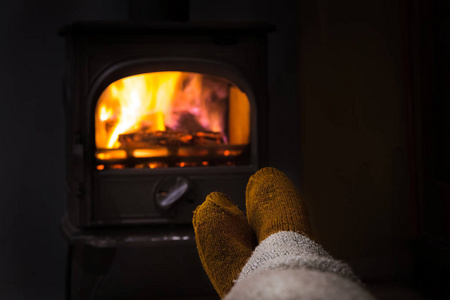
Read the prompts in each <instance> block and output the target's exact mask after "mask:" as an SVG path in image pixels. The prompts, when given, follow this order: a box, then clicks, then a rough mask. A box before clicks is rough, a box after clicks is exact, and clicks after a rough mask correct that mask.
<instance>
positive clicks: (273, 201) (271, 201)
mask: <svg viewBox="0 0 450 300" xmlns="http://www.w3.org/2000/svg"><path fill="white" fill-rule="evenodd" d="M246 208H247V218H248V220H249V223H250V226H251V227H252V228H253V230H254V231H255V233H256V236H257V238H258V241H259V242H261V241H263V240H264V239H265V238H266V237H268V236H269V235H271V234H274V233H277V232H279V231H294V232H298V233H300V234H303V235H306V236H307V237H310V238H311V237H312V233H311V226H310V224H309V215H308V211H307V208H306V206H305V204H304V202H303V201H302V199H301V197H300V195H299V193H298V191H297V189H296V188H295V186H294V184H293V183H292V182H291V181H290V180H289V178H288V177H287V176H286V175H285V174H284V173H283V172H281V171H279V170H277V169H275V168H263V169H261V170H259V171H258V172H256V173H255V174H254V175H253V176H252V177H250V180H249V182H248V184H247V190H246Z"/></svg>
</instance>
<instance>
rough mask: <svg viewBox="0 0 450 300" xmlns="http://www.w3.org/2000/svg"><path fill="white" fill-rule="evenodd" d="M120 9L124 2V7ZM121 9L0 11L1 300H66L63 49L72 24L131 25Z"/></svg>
mask: <svg viewBox="0 0 450 300" xmlns="http://www.w3.org/2000/svg"><path fill="white" fill-rule="evenodd" d="M122 2H123V1H122ZM126 8H127V6H126V3H121V1H96V2H95V3H93V1H56V0H44V1H32V0H29V1H23V0H22V1H4V2H2V5H1V10H0V14H1V17H0V36H1V37H2V42H1V44H2V46H1V47H0V53H1V54H0V55H1V57H2V63H1V69H0V80H1V82H2V84H1V90H2V92H1V100H0V102H1V108H0V135H1V140H2V142H1V145H2V146H1V150H0V157H2V159H1V167H0V174H1V180H0V192H1V193H0V195H1V196H0V299H62V298H63V295H64V280H65V279H64V267H65V259H66V258H65V255H66V245H65V242H64V240H63V239H62V236H61V235H60V232H59V222H60V219H61V217H62V215H63V213H64V208H65V199H64V197H65V195H64V176H65V167H64V120H63V106H62V77H63V71H64V70H63V66H64V45H63V41H62V39H61V38H60V37H59V36H58V30H59V28H60V27H61V26H62V25H64V24H66V23H67V22H71V21H74V20H81V19H119V18H126V13H127V10H126Z"/></svg>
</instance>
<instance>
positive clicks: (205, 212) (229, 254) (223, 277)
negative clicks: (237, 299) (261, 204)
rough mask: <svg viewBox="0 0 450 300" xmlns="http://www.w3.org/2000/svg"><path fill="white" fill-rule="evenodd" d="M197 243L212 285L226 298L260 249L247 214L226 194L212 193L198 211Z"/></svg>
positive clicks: (195, 226) (194, 223)
mask: <svg viewBox="0 0 450 300" xmlns="http://www.w3.org/2000/svg"><path fill="white" fill-rule="evenodd" d="M192 223H193V226H194V231H195V241H196V243H197V249H198V253H199V256H200V260H201V262H202V265H203V268H204V269H205V271H206V274H207V275H208V277H209V279H210V281H211V283H212V284H213V286H214V288H215V289H216V291H217V293H218V294H219V296H220V297H221V298H222V297H223V296H224V295H225V294H226V293H227V292H228V291H229V290H230V289H231V287H232V285H233V280H234V279H236V278H237V277H238V275H239V272H240V271H241V270H242V267H243V266H244V265H245V263H246V262H247V260H248V259H249V257H250V256H251V254H252V251H253V249H254V248H255V246H256V237H255V235H254V233H253V231H252V229H251V227H250V226H249V224H248V222H247V219H246V218H245V216H244V214H243V213H242V212H241V210H240V209H238V208H237V207H236V206H235V205H234V204H233V203H231V202H230V200H229V199H228V197H227V196H226V195H225V194H222V193H217V192H215V193H211V194H209V195H208V196H207V197H206V200H205V202H203V204H201V205H200V206H199V207H197V209H196V210H195V211H194V216H193V220H192Z"/></svg>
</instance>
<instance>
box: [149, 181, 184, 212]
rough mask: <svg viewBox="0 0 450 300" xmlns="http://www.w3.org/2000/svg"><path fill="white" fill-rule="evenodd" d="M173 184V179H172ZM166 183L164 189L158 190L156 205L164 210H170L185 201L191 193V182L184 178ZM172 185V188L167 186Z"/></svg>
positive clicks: (163, 185)
mask: <svg viewBox="0 0 450 300" xmlns="http://www.w3.org/2000/svg"><path fill="white" fill-rule="evenodd" d="M171 179H172V180H170V181H172V182H173V178H171ZM172 182H170V183H169V182H167V181H166V182H164V183H163V184H162V187H161V188H159V189H157V191H156V195H155V200H156V204H157V205H158V206H159V207H160V208H161V209H163V210H168V209H169V208H171V207H172V206H173V205H174V204H175V203H176V202H178V201H180V200H181V199H183V198H184V197H185V196H186V195H187V194H188V192H189V181H188V180H187V179H186V178H183V177H176V178H175V182H174V183H172ZM168 184H170V186H167V185H168Z"/></svg>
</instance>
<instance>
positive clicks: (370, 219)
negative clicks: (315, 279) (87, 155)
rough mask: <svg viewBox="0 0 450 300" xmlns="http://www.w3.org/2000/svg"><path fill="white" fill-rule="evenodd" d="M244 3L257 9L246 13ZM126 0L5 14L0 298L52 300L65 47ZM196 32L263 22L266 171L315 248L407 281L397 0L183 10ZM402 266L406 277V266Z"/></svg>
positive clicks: (56, 281)
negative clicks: (85, 25) (296, 207)
mask: <svg viewBox="0 0 450 300" xmlns="http://www.w3.org/2000/svg"><path fill="white" fill-rule="evenodd" d="M253 2H254V3H253ZM127 13H128V11H127V3H126V2H125V1H119V0H114V1H111V0H109V1H106V0H105V1H74V0H72V1H56V0H43V1H32V0H28V1H8V2H5V3H3V5H2V10H1V14H2V15H1V18H0V22H1V23H0V32H1V36H2V37H3V43H2V47H1V48H0V51H1V55H2V57H3V60H2V69H1V72H0V79H1V81H2V82H3V84H2V100H1V103H2V109H0V124H1V127H0V133H1V139H2V141H3V143H2V147H1V150H0V155H1V157H2V158H3V160H2V167H1V168H0V172H1V173H0V174H1V179H2V180H1V181H0V191H1V198H0V201H1V203H0V207H1V209H0V222H1V223H0V224H1V226H0V240H1V243H0V298H1V299H62V298H63V292H64V290H63V287H64V267H65V255H66V245H65V242H64V240H63V239H62V238H61V235H60V233H59V222H60V219H61V217H62V215H63V213H64V209H65V202H64V201H65V199H64V174H65V172H64V170H65V169H64V118H63V106H62V97H61V95H62V93H61V86H62V85H61V81H62V76H63V71H64V70H63V66H64V45H63V41H62V39H61V38H59V37H58V35H57V31H58V29H59V28H60V27H61V26H62V25H64V24H67V23H70V22H72V21H77V20H126V19H127ZM191 18H192V20H195V21H269V22H272V23H274V24H275V25H276V26H277V31H276V32H275V33H272V34H271V35H270V38H269V49H268V50H269V91H270V95H269V96H270V99H271V109H270V119H269V122H270V138H271V144H270V149H269V150H270V164H271V165H272V166H275V167H278V168H280V169H282V170H284V171H285V172H286V173H287V174H288V175H289V176H291V177H292V179H293V180H294V182H295V183H296V184H298V185H299V186H300V183H301V187H302V190H303V193H304V194H305V196H306V198H307V199H306V200H307V202H308V204H309V205H310V207H311V209H310V210H311V213H312V218H313V226H314V229H315V231H316V235H317V238H318V240H319V241H321V242H322V243H323V244H324V246H325V247H326V248H327V249H329V250H330V251H331V253H332V254H335V255H336V256H338V257H339V258H343V259H346V260H348V261H349V262H350V263H352V265H354V266H355V268H356V269H357V271H359V272H360V273H362V275H363V276H365V277H370V276H372V277H373V276H375V277H377V276H378V277H383V276H384V277H390V276H391V275H393V274H396V273H398V272H403V271H404V270H406V269H407V265H408V261H405V262H402V259H401V257H402V255H404V254H406V253H407V252H406V250H405V242H406V240H407V239H408V238H409V236H410V232H409V229H408V228H409V227H408V224H407V223H408V218H409V213H410V212H409V208H408V207H409V206H408V203H407V199H406V192H405V189H406V187H405V186H406V183H405V180H406V179H405V173H404V172H405V163H406V162H405V157H404V155H405V149H404V128H403V125H402V124H403V123H402V121H403V119H402V118H403V107H402V97H403V96H402V93H403V91H402V71H401V68H402V66H401V63H400V61H401V57H400V54H401V49H400V47H401V43H400V38H401V34H402V33H401V32H400V29H399V28H400V27H399V3H398V1H387V0H386V1H369V2H367V1H365V2H364V5H363V4H360V3H359V2H358V1H353V0H346V1H339V2H336V1H326V0H318V1H307V0H303V1H287V0H285V1H269V0H263V1H258V2H256V1H251V0H245V1H243V0H240V1H237V0H233V1H205V0H192V1H191ZM402 263H403V265H402Z"/></svg>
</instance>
